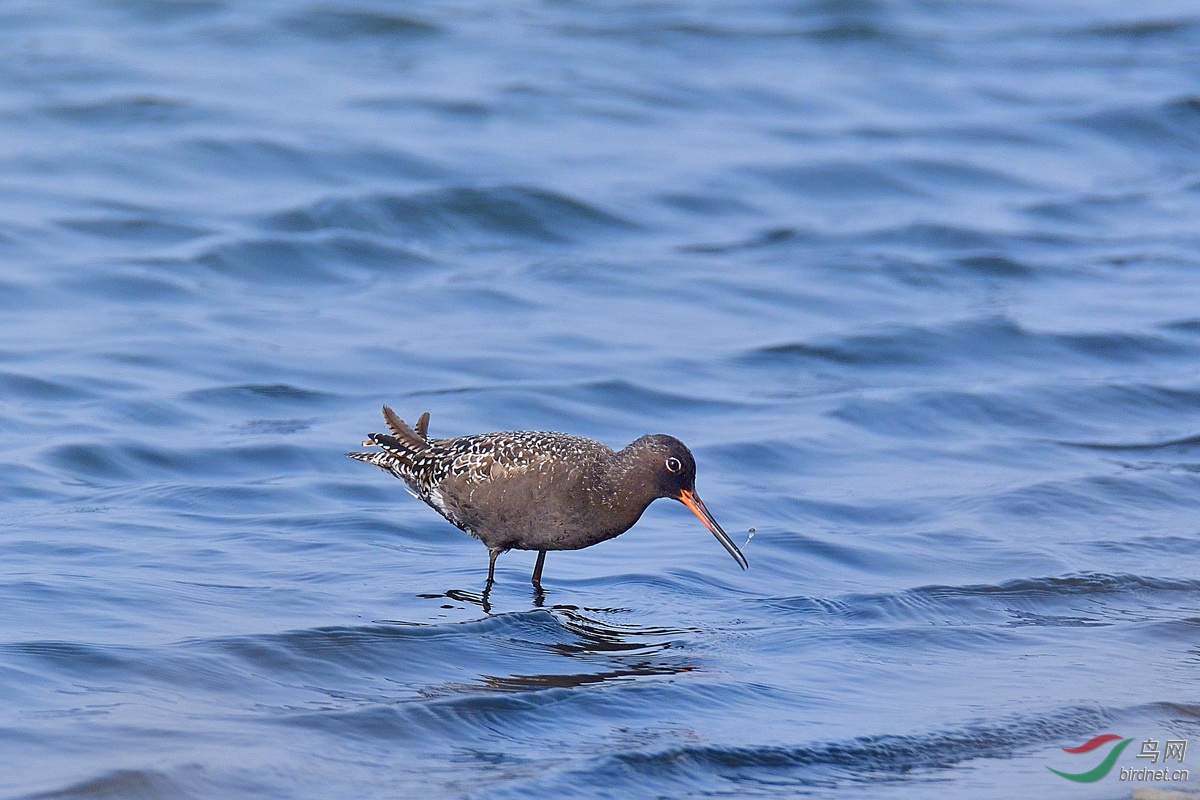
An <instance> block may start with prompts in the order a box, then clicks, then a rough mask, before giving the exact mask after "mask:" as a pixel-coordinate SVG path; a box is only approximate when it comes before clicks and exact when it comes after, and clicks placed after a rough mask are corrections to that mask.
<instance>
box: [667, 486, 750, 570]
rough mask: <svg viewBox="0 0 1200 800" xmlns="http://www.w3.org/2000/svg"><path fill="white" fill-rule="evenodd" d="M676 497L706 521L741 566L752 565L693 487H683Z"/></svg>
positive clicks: (713, 533)
mask: <svg viewBox="0 0 1200 800" xmlns="http://www.w3.org/2000/svg"><path fill="white" fill-rule="evenodd" d="M675 499H676V500H678V501H679V502H681V503H683V504H684V505H685V506H687V507H688V508H690V509H691V510H692V513H693V514H695V515H696V516H697V517H699V518H700V521H701V522H703V523H704V527H706V528H708V529H709V530H710V531H712V535H713V536H715V537H717V541H718V542H720V543H721V544H722V545H723V546H724V547H725V549H726V550H728V551H729V555H731V556H733V560H734V561H736V562H737V563H738V566H739V567H741V568H742V569H745V568H746V567H748V566H750V564H749V562H747V561H746V557H745V556H744V555H742V551H741V550H738V547H737V545H736V544H734V543H733V540H732V539H730V538H729V534H727V533H725V531H723V530H722V529H721V526H720V525H718V524H717V521H716V520H715V519H713V516H712V514H710V513H708V509H707V508H705V507H704V501H702V500H701V499H700V495H698V494H696V492H695V491H693V490H691V489H681V490H680V492H679V497H677V498H675Z"/></svg>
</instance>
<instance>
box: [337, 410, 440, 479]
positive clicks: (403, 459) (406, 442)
mask: <svg viewBox="0 0 1200 800" xmlns="http://www.w3.org/2000/svg"><path fill="white" fill-rule="evenodd" d="M383 419H384V421H385V422H386V423H387V426H388V429H389V430H391V432H392V433H391V434H390V435H389V434H386V433H368V434H367V439H366V441H364V442H363V446H365V447H369V446H371V445H375V446H377V447H379V448H380V449H379V450H378V451H375V452H370V453H346V455H348V456H349V457H350V458H353V459H356V460H358V461H365V462H366V463H368V464H373V465H375V466H376V467H379V468H380V469H384V470H387V471H388V472H392V473H397V474H399V473H400V472H401V471H404V468H405V467H410V466H412V462H413V459H414V458H415V457H416V456H419V455H421V454H422V453H424V452H425V451H427V450H428V449H429V438H428V437H427V433H428V431H429V412H428V411H426V412H425V413H424V414H422V415H421V418H420V419H419V420H417V428H416V430H413V429H412V428H410V427H408V425H407V424H406V423H405V422H404V420H402V419H400V417H398V416H396V412H395V411H392V410H391V409H390V408H388V407H387V406H384V407H383Z"/></svg>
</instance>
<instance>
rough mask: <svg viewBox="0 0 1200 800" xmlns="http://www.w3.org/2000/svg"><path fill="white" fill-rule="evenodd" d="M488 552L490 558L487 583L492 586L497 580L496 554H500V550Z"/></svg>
mask: <svg viewBox="0 0 1200 800" xmlns="http://www.w3.org/2000/svg"><path fill="white" fill-rule="evenodd" d="M488 554H489V556H490V558H489V559H488V582H487V585H488V586H491V585H492V584H493V583H495V582H496V556H498V555H500V551H499V550H489V551H488Z"/></svg>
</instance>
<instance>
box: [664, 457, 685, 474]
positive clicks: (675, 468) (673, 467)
mask: <svg viewBox="0 0 1200 800" xmlns="http://www.w3.org/2000/svg"><path fill="white" fill-rule="evenodd" d="M681 469H683V464H682V463H681V462H680V461H679V459H678V458H676V457H675V456H671V457H670V458H668V459H667V472H679V470H681Z"/></svg>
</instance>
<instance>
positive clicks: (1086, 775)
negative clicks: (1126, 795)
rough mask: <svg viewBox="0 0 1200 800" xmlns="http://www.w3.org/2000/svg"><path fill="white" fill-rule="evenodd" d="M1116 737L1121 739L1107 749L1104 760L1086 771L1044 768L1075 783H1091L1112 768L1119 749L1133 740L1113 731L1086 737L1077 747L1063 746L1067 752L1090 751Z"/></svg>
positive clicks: (1122, 748) (1119, 753)
mask: <svg viewBox="0 0 1200 800" xmlns="http://www.w3.org/2000/svg"><path fill="white" fill-rule="evenodd" d="M1118 739H1120V740H1121V741H1120V742H1119V743H1118V744H1117V745H1116V746H1114V747H1113V749H1112V750H1109V751H1108V755H1106V756H1105V757H1104V760H1103V761H1101V762H1100V763H1099V764H1097V765H1096V766H1094V767H1092V768H1091V769H1089V770H1088V771H1087V772H1059V771H1058V770H1056V769H1055V768H1054V767H1046V769H1048V770H1050V771H1051V772H1053V773H1054V774H1055V775H1061V776H1063V777H1064V778H1066V779H1067V780H1069V781H1075V782H1077V783H1092V782H1094V781H1098V780H1100V779H1101V778H1103V777H1104V776H1105V775H1107V774H1108V773H1109V772H1110V771H1111V770H1112V768H1113V764H1115V763H1117V756H1119V755H1121V751H1122V750H1124V749H1125V748H1126V747H1127V746H1128V745H1129V743H1130V742H1132V741H1133V739H1122V738H1121V737H1120V736H1117V735H1116V734H1115V733H1103V734H1101V735H1099V736H1094V737H1092V738H1091V739H1088V740H1087V741H1086V742H1084V743H1083V744H1081V745H1079V746H1078V747H1064V748H1063V751H1064V752H1067V753H1090V752H1091V751H1093V750H1095V749H1096V748H1097V747H1101V746H1103V745H1106V744H1108V743H1109V742H1114V741H1116V740H1118Z"/></svg>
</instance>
